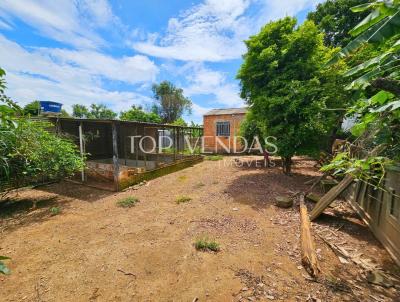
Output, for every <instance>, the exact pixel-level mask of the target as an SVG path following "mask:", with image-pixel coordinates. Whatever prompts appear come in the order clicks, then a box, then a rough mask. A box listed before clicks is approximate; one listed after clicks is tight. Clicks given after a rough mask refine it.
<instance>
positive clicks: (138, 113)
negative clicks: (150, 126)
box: [120, 105, 161, 123]
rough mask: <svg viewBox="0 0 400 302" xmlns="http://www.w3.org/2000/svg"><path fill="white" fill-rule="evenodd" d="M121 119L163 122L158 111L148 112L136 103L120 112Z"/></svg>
mask: <svg viewBox="0 0 400 302" xmlns="http://www.w3.org/2000/svg"><path fill="white" fill-rule="evenodd" d="M120 119H121V120H124V121H137V122H149V123H161V117H160V116H159V115H158V114H157V113H154V112H146V111H144V110H143V108H142V107H141V106H135V105H133V106H132V107H131V108H130V109H129V110H127V111H122V112H121V113H120Z"/></svg>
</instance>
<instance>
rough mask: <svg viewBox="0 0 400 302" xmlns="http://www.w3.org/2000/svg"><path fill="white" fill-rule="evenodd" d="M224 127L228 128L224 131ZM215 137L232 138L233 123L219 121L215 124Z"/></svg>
mask: <svg viewBox="0 0 400 302" xmlns="http://www.w3.org/2000/svg"><path fill="white" fill-rule="evenodd" d="M224 127H226V129H224ZM215 136H217V137H230V136H231V122H230V121H217V122H216V123H215Z"/></svg>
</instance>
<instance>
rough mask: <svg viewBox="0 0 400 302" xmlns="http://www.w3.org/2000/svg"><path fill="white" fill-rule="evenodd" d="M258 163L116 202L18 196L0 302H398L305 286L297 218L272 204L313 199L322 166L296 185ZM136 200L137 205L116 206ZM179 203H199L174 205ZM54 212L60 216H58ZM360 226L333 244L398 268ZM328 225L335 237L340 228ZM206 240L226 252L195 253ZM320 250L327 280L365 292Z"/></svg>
mask: <svg viewBox="0 0 400 302" xmlns="http://www.w3.org/2000/svg"><path fill="white" fill-rule="evenodd" d="M255 159H256V158H255V157H249V158H247V161H246V158H242V160H244V161H246V164H245V165H244V166H243V167H235V166H234V163H235V162H234V160H233V158H227V159H226V160H225V161H217V162H214V161H205V162H203V163H200V164H198V165H196V166H194V167H191V168H188V169H185V170H182V171H179V172H177V173H174V174H170V175H167V176H164V177H161V178H158V179H155V180H152V181H150V182H149V183H147V184H146V185H144V186H142V187H140V188H139V189H138V190H134V191H129V192H122V193H118V194H113V193H108V192H105V191H100V190H95V189H90V188H87V187H83V186H79V185H74V184H71V183H61V184H54V185H49V186H45V187H41V188H38V189H35V190H29V191H24V192H22V193H20V195H19V197H18V199H19V202H18V203H15V204H13V205H11V206H10V207H9V208H8V209H9V210H8V212H3V215H2V216H1V217H2V218H1V224H0V230H1V241H0V244H1V247H0V254H2V255H7V256H10V257H12V261H11V262H9V266H10V268H11V270H12V274H11V275H10V276H1V277H0V288H1V293H0V300H2V301H74V302H76V301H195V300H196V298H197V299H198V301H239V300H241V301H256V300H258V301H270V300H278V301H307V299H309V300H308V301H318V300H316V299H321V301H343V300H348V301H356V300H357V299H359V301H375V300H373V298H371V297H369V295H373V296H374V297H375V298H376V297H378V298H379V297H380V298H382V299H384V300H383V301H396V299H397V298H396V297H398V290H397V289H396V288H392V289H388V290H386V289H385V290H383V289H381V288H379V287H375V286H371V285H369V284H367V283H366V282H365V280H362V279H360V281H359V282H358V281H357V284H356V286H358V287H359V288H362V290H360V291H357V290H353V289H350V290H348V289H347V288H345V289H343V288H340V286H339V285H340V284H339V281H337V284H336V283H335V282H336V281H335V282H333V283H335V284H327V283H324V284H320V283H316V282H312V281H309V280H307V278H305V277H306V272H305V271H304V270H303V269H302V268H301V267H300V263H299V258H300V257H299V249H298V247H299V230H298V218H299V217H298V213H297V211H298V209H297V207H294V208H293V209H289V210H283V209H278V208H276V207H275V206H273V200H274V196H276V195H279V194H286V193H290V192H295V191H298V190H304V189H306V188H307V186H305V185H304V182H305V181H306V180H308V179H310V178H311V177H315V176H317V175H318V172H316V171H315V169H314V168H313V162H311V161H307V160H299V159H297V160H296V165H295V168H294V176H292V177H289V176H285V175H283V174H282V173H281V171H280V170H279V169H278V168H274V169H269V170H265V169H261V168H257V167H256V166H255V164H254V160H255ZM224 163H230V164H224ZM247 163H252V165H251V167H248V166H247ZM128 196H134V197H137V198H138V199H139V200H140V202H139V203H138V204H137V205H136V206H135V207H132V208H128V209H126V208H120V207H117V206H116V202H117V201H118V200H120V199H121V198H124V197H128ZM180 196H188V197H190V198H192V200H191V201H189V202H186V203H182V204H177V203H176V202H175V200H176V199H177V198H178V197H180ZM32 200H35V201H36V209H34V210H32V209H31V206H32ZM53 206H59V207H60V208H61V213H60V214H58V215H54V216H51V215H49V208H50V207H53ZM10 208H11V210H10ZM0 210H1V209H0ZM352 219H353V218H352ZM354 221H356V222H354ZM357 221H358V220H357V219H356V218H354V219H353V221H351V220H348V221H345V222H343V223H344V226H342V227H341V228H340V230H337V231H336V232H338V233H340V232H343V234H344V235H345V236H351V238H352V239H350V240H354V241H355V242H359V243H360V244H365V247H364V248H365V250H366V251H367V252H369V250H368V249H371V251H370V252H371V253H372V254H374V255H375V256H376V257H377V259H379V261H380V262H381V263H383V264H385V265H387V266H391V267H394V265H393V263H392V262H391V260H390V258H389V256H388V255H387V253H386V252H385V251H384V250H383V248H382V247H381V246H380V245H379V244H378V243H377V242H376V241H375V240H374V239H373V238H372V235H370V233H369V232H368V230H366V229H365V226H363V225H362V224H361V223H360V222H359V221H358V222H357ZM322 223H324V225H325V226H326V227H332V228H336V227H337V225H336V223H337V220H336V221H335V220H333V219H331V220H329V219H325V220H323V221H322ZM357 225H358V226H359V227H358V226H357ZM352 232H353V233H354V234H352ZM355 234H356V235H355ZM357 234H358V235H357ZM201 236H207V237H209V238H213V239H215V240H216V241H218V242H219V243H220V244H221V248H222V249H221V251H220V252H218V253H211V252H200V251H196V250H195V248H194V247H193V243H194V241H195V240H196V238H199V237H201ZM366 242H368V243H371V244H367V243H366ZM317 246H318V247H319V249H320V251H319V254H320V258H321V261H322V263H321V265H322V268H323V270H324V272H326V273H329V274H331V273H332V274H333V275H335V274H336V276H338V275H339V276H338V277H344V276H346V278H345V279H349V278H350V279H351V278H353V279H354V280H357V279H356V278H357V276H358V274H359V272H358V269H357V267H351V268H350V266H346V268H345V269H344V268H343V267H342V265H341V264H340V262H339V261H338V259H337V257H336V256H335V255H334V254H333V253H332V251H331V250H330V249H329V248H328V247H327V246H326V245H324V243H322V242H320V241H317ZM352 274H353V275H352ZM356 289H357V287H356ZM313 299H314V300H313Z"/></svg>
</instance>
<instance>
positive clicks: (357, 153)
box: [324, 1, 400, 186]
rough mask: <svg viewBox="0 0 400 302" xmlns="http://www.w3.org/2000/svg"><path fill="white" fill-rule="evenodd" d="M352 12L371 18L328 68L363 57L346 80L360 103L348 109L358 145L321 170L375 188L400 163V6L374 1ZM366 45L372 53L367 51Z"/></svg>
mask: <svg viewBox="0 0 400 302" xmlns="http://www.w3.org/2000/svg"><path fill="white" fill-rule="evenodd" d="M352 11H353V12H356V13H357V12H361V13H364V12H366V11H371V13H370V14H369V15H368V16H367V17H366V18H365V19H364V20H362V21H361V22H360V23H359V24H358V25H357V26H355V27H354V28H353V29H352V30H351V31H350V34H352V35H353V37H355V38H354V39H353V40H352V41H351V42H350V43H349V44H348V45H347V46H346V47H344V48H343V49H341V50H340V51H339V52H338V53H337V55H336V56H335V57H334V58H333V59H332V60H331V63H334V62H337V61H338V60H340V59H342V58H345V59H347V60H349V59H351V58H352V57H354V56H355V57H357V55H359V54H360V53H361V54H363V57H362V59H361V60H360V61H359V62H357V64H354V65H355V66H352V68H351V69H349V70H348V71H347V72H346V73H345V74H344V76H345V77H347V78H348V80H349V82H350V84H349V85H348V89H351V90H353V91H354V92H355V93H356V95H357V97H358V101H357V103H356V104H355V105H354V106H352V107H350V108H349V109H348V116H352V117H354V118H355V119H356V123H355V125H354V126H353V128H352V129H351V131H352V134H353V135H354V136H355V137H356V139H355V140H354V142H353V143H352V144H349V145H348V148H347V149H346V150H345V151H344V152H343V153H340V154H338V155H337V156H336V157H335V158H334V160H333V161H332V163H330V164H329V165H327V166H326V167H324V169H325V170H335V173H338V174H339V173H340V174H351V175H353V176H354V177H356V178H358V179H362V180H364V181H367V182H369V183H371V184H373V185H377V186H379V185H380V184H381V182H382V179H383V176H384V173H385V167H386V165H388V164H390V163H392V162H393V161H399V160H400V99H399V96H400V79H399V69H400V62H399V59H398V55H399V52H400V42H399V38H400V28H399V26H398V24H399V22H400V3H399V2H398V1H373V2H371V3H365V4H362V5H358V6H356V7H353V8H352ZM367 43H368V44H370V45H372V46H371V47H370V48H368V49H372V51H368V52H366V51H365V49H366V47H365V45H366V44H367Z"/></svg>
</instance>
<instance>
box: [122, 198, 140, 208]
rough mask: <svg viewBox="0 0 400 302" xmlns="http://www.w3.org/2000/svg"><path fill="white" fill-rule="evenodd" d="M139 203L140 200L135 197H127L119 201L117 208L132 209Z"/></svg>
mask: <svg viewBox="0 0 400 302" xmlns="http://www.w3.org/2000/svg"><path fill="white" fill-rule="evenodd" d="M138 202H139V199H137V198H136V197H133V196H129V197H125V198H123V199H121V200H118V202H117V206H119V207H121V208H132V207H134V206H135V205H136V204H137V203H138Z"/></svg>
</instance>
